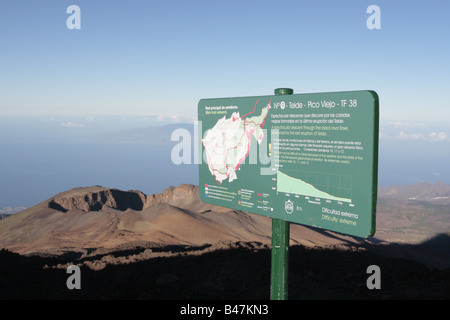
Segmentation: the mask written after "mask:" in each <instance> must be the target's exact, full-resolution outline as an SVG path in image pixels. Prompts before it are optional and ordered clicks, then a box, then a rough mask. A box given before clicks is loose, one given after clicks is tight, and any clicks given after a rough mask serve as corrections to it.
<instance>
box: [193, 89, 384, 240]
mask: <svg viewBox="0 0 450 320" xmlns="http://www.w3.org/2000/svg"><path fill="white" fill-rule="evenodd" d="M378 113H379V112H378V96H377V94H376V93H375V92H373V91H348V92H330V93H311V94H290V95H271V96H259V97H239V98H219V99H202V100H200V102H199V104H198V118H199V129H200V132H201V134H199V138H200V139H201V141H200V146H201V148H199V149H200V150H201V158H202V161H201V163H200V165H199V186H200V187H199V193H200V199H201V200H202V201H204V202H207V203H211V204H215V205H219V206H224V207H228V208H233V209H238V210H242V211H247V212H251V213H256V214H261V215H265V216H268V217H271V218H275V219H281V220H285V221H290V222H294V223H299V224H304V225H308V226H314V227H319V228H324V229H327V230H332V231H337V232H341V233H345V234H349V235H354V236H359V237H370V236H372V235H373V234H374V233H375V211H376V199H377V168H378Z"/></svg>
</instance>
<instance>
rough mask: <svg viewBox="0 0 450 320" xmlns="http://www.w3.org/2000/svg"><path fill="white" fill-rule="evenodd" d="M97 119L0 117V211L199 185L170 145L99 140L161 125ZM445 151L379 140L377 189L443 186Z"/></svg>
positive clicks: (445, 147) (445, 146)
mask: <svg viewBox="0 0 450 320" xmlns="http://www.w3.org/2000/svg"><path fill="white" fill-rule="evenodd" d="M104 119H105V118H103V120H102V118H99V119H98V120H97V121H93V118H92V117H89V118H86V117H79V118H75V119H73V117H72V118H71V121H68V120H67V119H62V118H61V119H58V118H54V117H42V116H41V117H31V116H29V117H19V116H8V117H2V118H1V119H0V208H1V207H21V206H32V205H35V204H37V203H39V202H41V201H44V200H46V199H48V198H50V197H52V196H54V195H56V194H57V193H59V192H62V191H66V190H69V189H71V188H76V187H86V186H92V185H101V186H104V187H109V188H118V189H121V190H140V191H142V192H144V193H146V194H153V193H160V192H161V191H163V190H164V189H166V188H167V187H169V186H178V185H180V184H182V183H189V184H198V168H197V165H195V164H180V165H176V164H174V163H172V161H171V151H172V148H173V146H174V145H175V143H174V142H172V143H166V142H165V143H161V144H156V145H152V144H148V139H147V140H145V139H144V140H142V139H141V140H140V141H144V142H145V141H147V143H144V142H143V143H138V144H132V143H127V139H126V137H125V138H124V139H120V142H121V143H115V142H114V140H111V139H109V140H108V141H107V142H105V141H104V139H103V140H102V139H99V138H98V137H104V136H105V135H108V133H114V135H111V136H114V137H117V136H120V134H121V133H123V135H126V132H129V131H126V130H127V129H132V128H136V127H142V128H148V127H152V126H155V125H156V126H161V125H164V123H159V122H157V121H156V120H155V119H153V118H149V119H148V121H147V122H143V121H142V119H140V120H137V119H136V118H133V119H125V120H124V119H123V118H119V117H116V118H114V119H113V120H111V119H110V118H109V120H108V121H106V120H104ZM171 128H173V126H172V127H171ZM171 130H172V129H171ZM118 132H119V134H117V133H118ZM143 132H144V131H143ZM145 132H146V134H148V132H149V131H148V130H145ZM167 134H170V132H169V133H167ZM135 137H136V130H135V131H133V138H135ZM150 141H151V138H150ZM449 146H450V142H448V141H427V140H426V139H395V138H391V139H388V138H382V139H380V146H379V162H378V163H379V166H378V185H379V186H386V185H407V184H414V183H420V182H430V183H436V182H440V181H443V182H445V183H450V166H449V165H448V159H450V147H449Z"/></svg>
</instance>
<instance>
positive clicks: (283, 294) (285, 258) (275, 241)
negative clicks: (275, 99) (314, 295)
mask: <svg viewBox="0 0 450 320" xmlns="http://www.w3.org/2000/svg"><path fill="white" fill-rule="evenodd" d="M293 93H294V90H292V89H289V88H279V89H275V94H276V95H282V94H293ZM289 232H290V223H289V221H284V220H281V219H275V218H273V219H272V261H271V275H270V276H271V279H270V299H271V300H287V298H288V271H289V268H288V267H289Z"/></svg>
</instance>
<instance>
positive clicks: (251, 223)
mask: <svg viewBox="0 0 450 320" xmlns="http://www.w3.org/2000/svg"><path fill="white" fill-rule="evenodd" d="M291 239H292V243H294V244H295V243H298V244H303V245H307V246H314V245H329V244H339V243H360V242H364V240H362V239H357V238H353V237H350V236H345V235H340V234H334V233H331V232H327V231H321V230H314V229H312V228H306V227H304V226H300V225H292V227H291ZM135 241H147V242H153V243H162V244H165V245H174V244H176V245H203V244H213V243H217V242H220V241H258V242H261V243H270V241H271V219H269V218H267V217H263V216H260V215H254V214H249V213H246V212H242V211H237V210H231V209H227V208H223V207H218V206H214V205H210V204H206V203H203V202H201V201H200V199H199V196H198V187H197V186H193V185H180V186H178V187H169V188H167V189H166V190H164V191H163V192H162V193H160V194H154V195H145V194H143V193H142V192H140V191H121V190H117V189H109V188H104V187H100V186H93V187H87V188H76V189H72V190H69V191H66V192H62V193H60V194H58V195H56V196H54V197H52V198H50V199H48V200H46V201H44V202H42V203H40V204H38V205H36V206H33V207H31V208H28V209H26V210H24V211H22V212H19V213H16V214H14V215H13V216H11V217H8V218H7V219H3V220H1V221H0V246H1V247H3V248H7V249H9V250H13V251H16V252H20V253H30V252H34V251H41V252H42V251H44V250H47V251H52V250H57V251H62V250H66V251H67V250H77V249H82V248H100V247H105V248H111V247H115V246H118V245H121V244H125V243H129V242H135Z"/></svg>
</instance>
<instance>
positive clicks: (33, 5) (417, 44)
mask: <svg viewBox="0 0 450 320" xmlns="http://www.w3.org/2000/svg"><path fill="white" fill-rule="evenodd" d="M72 4H75V5H78V6H79V7H80V9H81V29H80V30H69V29H68V28H67V26H66V20H67V18H68V17H69V16H70V14H67V13H66V9H67V7H68V6H69V5H72ZM372 4H375V5H378V6H379V7H380V9H381V29H380V30H369V29H368V28H367V27H366V20H367V19H368V18H369V16H370V14H368V13H366V10H367V7H368V6H369V5H372ZM449 9H450V3H449V2H447V1H378V0H375V1H373V0H371V1H362V0H351V1H350V0H348V1H331V0H328V1H253V0H240V1H223V0H221V1H216V0H208V1H203V0H191V1H181V0H179V1H138V0H131V1H103V0H89V1H81V0H45V1H35V0H33V1H30V0H20V1H19V0H2V1H1V2H0V115H2V114H3V115H6V114H19V115H21V114H27V115H45V114H48V115H85V116H92V115H113V114H114V115H117V114H125V115H160V116H164V115H167V116H170V115H172V116H173V115H179V116H186V117H189V116H191V117H192V116H196V112H197V111H196V109H197V103H198V101H199V100H200V99H202V98H214V97H230V96H252V95H266V94H273V89H275V88H277V87H290V88H293V89H294V90H295V93H302V92H304V93H308V92H323V91H347V90H362V89H371V90H375V91H377V93H378V94H379V96H380V107H381V120H382V121H385V122H389V121H392V122H394V121H407V122H421V121H445V120H447V119H450V103H449V100H448V98H447V91H448V89H449V88H450V80H449V75H450V62H449V57H450V41H449V40H448V35H449V34H450V19H449V18H448V12H450V10H449Z"/></svg>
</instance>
